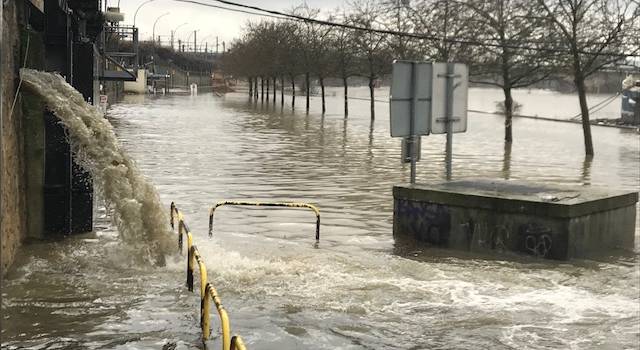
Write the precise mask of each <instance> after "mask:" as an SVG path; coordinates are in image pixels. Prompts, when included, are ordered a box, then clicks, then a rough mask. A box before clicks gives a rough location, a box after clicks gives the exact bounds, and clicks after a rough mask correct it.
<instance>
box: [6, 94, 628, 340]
mask: <svg viewBox="0 0 640 350" xmlns="http://www.w3.org/2000/svg"><path fill="white" fill-rule="evenodd" d="M363 91H366V90H365V89H362V90H359V89H354V91H353V94H354V96H361V95H362V96H366V93H365V94H363ZM330 94H331V95H333V96H332V97H329V98H328V106H327V107H328V112H327V114H326V115H325V116H322V115H321V114H320V113H319V110H320V99H319V98H316V97H314V98H312V111H311V113H310V114H308V115H307V114H305V113H304V97H302V96H298V97H297V99H296V111H295V112H292V110H291V106H290V104H289V103H290V99H289V96H285V97H286V102H287V104H286V105H285V107H284V108H282V109H281V107H280V104H279V100H280V96H279V94H278V97H277V98H278V104H276V105H273V102H271V103H270V104H266V103H265V104H261V103H260V102H258V103H255V102H251V101H249V100H248V98H247V97H246V95H244V94H239V93H238V94H228V95H226V96H224V97H216V96H215V95H212V94H201V95H200V96H158V97H149V96H146V97H145V96H127V97H126V98H125V100H124V101H122V102H121V103H119V104H116V105H114V106H112V108H111V109H110V111H109V113H108V118H109V120H110V121H111V123H112V124H113V126H114V129H115V132H116V134H117V136H118V138H119V140H120V141H121V143H122V145H123V148H124V149H125V150H126V151H127V152H128V153H129V155H130V156H131V158H133V159H135V160H136V161H137V165H138V167H139V168H140V170H141V172H142V173H143V174H145V175H146V176H147V177H148V178H149V179H150V180H151V181H152V182H153V183H154V184H155V186H156V188H157V190H158V192H159V193H160V197H161V200H162V203H163V204H164V205H165V206H166V208H167V213H168V211H169V203H170V202H171V201H175V202H176V203H177V205H178V206H179V208H180V209H181V210H182V211H183V212H184V214H185V219H186V221H187V222H188V223H189V226H190V228H191V230H192V231H193V233H194V239H195V243H196V244H197V245H198V249H199V250H200V252H201V253H202V254H203V257H204V259H205V262H206V264H207V267H208V269H209V278H210V282H211V283H213V284H214V285H215V286H216V288H217V289H218V292H219V293H220V296H221V298H222V301H223V303H224V305H225V307H226V309H227V311H228V312H229V316H230V319H231V323H232V327H233V333H237V334H241V335H242V337H243V338H244V340H245V342H246V343H247V345H248V347H249V348H250V349H637V348H638V346H639V344H640V329H639V324H640V268H639V265H638V263H639V257H640V225H638V224H636V243H635V248H634V251H633V252H629V253H627V254H621V255H618V256H614V257H603V258H601V259H599V260H597V261H595V260H572V261H568V262H558V261H545V260H540V259H534V258H528V257H514V256H504V257H499V256H498V257H486V256H476V255H470V254H466V253H459V252H458V253H456V252H452V251H444V250H439V249H433V248H425V247H407V246H404V245H402V244H399V243H396V242H395V241H394V238H393V235H392V215H393V198H392V194H391V190H392V186H393V185H394V184H396V183H401V182H406V181H408V177H409V167H408V165H402V164H400V141H399V140H398V139H392V138H391V137H390V136H389V117H388V104H385V103H378V104H377V105H376V108H377V115H376V116H377V118H376V120H375V121H374V122H373V123H371V122H370V119H369V116H368V107H369V105H368V101H362V100H352V101H350V111H351V113H350V115H349V118H348V119H344V118H343V116H342V114H341V111H342V110H343V105H342V98H341V89H335V90H334V89H331V90H330ZM533 94H534V96H531V97H530V99H529V101H533V102H531V103H530V104H528V105H527V104H525V106H524V107H523V114H527V115H535V114H537V113H538V112H536V111H535V110H534V109H532V107H531V104H535V103H537V102H535V101H540V100H541V98H542V97H540V96H539V95H536V92H534V93H533ZM470 96H471V101H470V105H469V108H470V109H473V108H477V109H482V110H488V111H491V110H492V109H491V108H493V107H495V106H494V104H493V103H494V102H493V100H492V98H493V97H491V96H495V90H481V89H478V90H476V91H475V94H474V92H473V91H471V92H470ZM523 96H524V93H523ZM379 98H380V99H382V100H384V99H386V98H387V97H386V96H385V95H384V92H380V96H379ZM515 98H516V100H518V95H516V97H515ZM598 98H600V100H602V99H604V98H606V96H602V97H598ZM525 100H526V99H525V98H524V97H523V100H522V101H523V102H524V101H525ZM563 101H565V100H564V97H563ZM566 101H570V102H571V103H572V105H571V107H572V108H571V109H569V108H565V107H562V106H561V107H558V108H556V106H554V105H553V103H552V102H550V103H549V105H550V107H548V108H549V109H551V110H555V111H558V114H557V115H551V116H552V117H553V116H558V117H563V118H569V117H571V116H572V115H571V114H572V113H573V112H572V111H573V108H575V109H577V99H571V100H569V99H566ZM567 103H568V102H567ZM614 104H618V101H615V102H614ZM475 106H477V107H475ZM563 106H564V105H563ZM608 108H610V111H612V112H611V113H615V110H616V108H617V110H618V111H619V106H618V107H616V106H614V105H611V106H610V107H608ZM595 117H599V116H598V115H596V116H595ZM503 124H504V121H503V118H502V117H500V116H496V115H487V114H475V113H470V115H469V126H468V132H467V133H465V134H456V135H455V136H454V160H453V177H454V179H461V178H469V177H480V178H502V179H504V178H506V179H519V180H530V181H533V182H538V183H553V184H577V185H597V186H606V187H612V188H622V189H627V190H633V191H638V190H640V183H639V178H640V142H639V135H638V134H637V132H635V131H633V130H624V129H617V128H605V127H594V128H593V136H594V148H595V152H596V156H595V158H594V159H593V160H590V159H585V157H584V146H583V141H582V129H581V126H580V125H579V124H570V123H557V122H549V121H541V120H532V119H522V118H516V119H514V144H513V148H512V150H511V151H510V152H505V149H504V146H503V143H502V139H503ZM444 149H445V136H444V135H432V136H429V137H426V138H423V139H422V159H421V161H420V162H419V163H418V173H417V181H418V182H429V181H439V180H443V179H444V178H445V174H444V167H445V166H444ZM232 199H245V200H265V201H295V202H308V203H311V204H314V205H317V206H318V207H319V208H320V211H321V215H322V226H321V230H320V234H321V239H320V243H319V245H318V246H317V247H316V246H315V240H314V236H315V217H314V215H313V214H312V213H311V212H310V211H306V210H302V209H293V210H290V209H265V208H231V207H222V208H219V209H218V210H217V211H216V219H215V228H214V235H213V238H209V237H208V235H207V224H208V211H209V208H210V207H211V206H212V205H214V204H215V203H216V202H218V201H221V200H232ZM96 217H97V218H98V221H97V222H96V224H95V230H96V232H95V233H94V234H89V235H82V236H73V237H72V238H70V239H67V240H64V241H60V242H55V243H44V242H37V243H33V244H29V245H25V246H24V247H23V248H22V249H21V251H20V253H19V256H18V258H17V260H16V263H15V265H14V267H13V269H12V270H11V271H10V272H9V274H8V275H7V277H6V279H5V285H4V289H3V291H2V293H3V295H2V309H3V310H2V311H3V313H2V314H3V319H2V344H3V348H7V349H18V348H23V347H30V348H37V349H64V348H68V349H76V348H101V349H135V348H163V346H165V348H167V349H174V348H175V349H189V348H202V343H201V341H200V336H201V332H200V328H199V322H200V321H199V320H200V315H199V296H198V293H197V292H196V293H191V292H188V291H187V289H186V287H185V285H184V284H185V273H184V272H185V264H186V263H185V260H186V259H185V258H184V257H182V256H174V257H169V258H168V261H167V266H166V267H153V266H148V265H147V264H143V263H140V259H138V257H137V256H136V253H137V252H136V251H135V249H132V248H130V247H128V246H127V245H124V244H121V243H120V241H119V238H118V232H117V230H116V228H115V227H114V226H113V225H112V224H111V220H110V218H109V217H108V216H107V214H106V210H105V209H104V208H102V207H100V208H96ZM637 220H638V218H637ZM167 226H168V223H167ZM176 240H177V238H176ZM212 323H213V324H214V330H213V335H214V336H216V337H217V335H218V334H219V332H218V330H217V328H218V323H217V318H215V317H212ZM219 341H220V339H218V338H216V339H214V340H212V341H211V342H210V344H211V345H212V347H210V348H218V346H219Z"/></svg>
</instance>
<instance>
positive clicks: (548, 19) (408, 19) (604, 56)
mask: <svg viewBox="0 0 640 350" xmlns="http://www.w3.org/2000/svg"><path fill="white" fill-rule="evenodd" d="M292 14H294V15H297V16H300V17H304V18H310V19H318V20H321V22H332V23H339V24H345V25H346V26H331V25H327V24H326V23H321V22H316V21H304V20H282V19H272V20H267V21H262V22H254V23H249V24H248V25H247V27H246V30H245V33H244V36H243V38H241V39H240V40H238V41H236V42H235V43H234V45H233V48H232V50H231V51H230V52H229V54H228V55H226V56H225V58H224V62H223V66H224V69H225V70H226V72H227V73H229V74H233V75H235V76H237V77H245V78H247V79H248V81H249V82H250V86H251V88H250V94H251V95H252V96H254V97H255V98H258V95H259V94H258V85H260V89H261V91H262V96H263V97H262V98H263V99H264V92H263V91H264V86H265V83H266V86H267V91H268V90H269V85H270V82H273V85H272V86H273V93H274V95H273V98H274V101H275V96H276V91H275V89H276V81H278V80H279V81H280V87H281V103H284V88H285V86H288V85H289V83H290V87H291V90H292V95H293V96H292V104H294V105H295V91H296V81H297V80H298V79H300V78H303V79H304V80H303V81H304V89H305V90H304V91H305V97H306V109H307V111H309V95H310V85H311V79H312V78H313V79H316V80H317V81H318V82H319V85H320V90H321V91H320V93H321V96H322V111H323V113H324V112H325V110H326V104H325V97H324V96H325V94H324V90H325V80H326V79H327V78H329V77H331V78H339V79H341V80H342V81H343V85H344V113H345V116H347V115H348V112H349V109H348V79H349V78H350V77H353V76H361V77H366V78H367V79H368V82H369V91H370V98H371V118H372V119H374V118H375V109H374V97H375V96H374V87H375V85H376V82H377V80H378V79H380V78H381V77H382V76H383V75H385V74H388V73H389V72H390V69H391V64H390V63H391V62H392V61H393V60H394V59H411V60H433V61H443V62H463V63H467V64H468V65H469V66H470V72H471V76H472V80H473V81H474V82H476V83H480V84H487V85H494V86H497V87H499V88H501V89H502V90H503V92H504V103H503V105H504V114H505V133H504V139H505V142H507V143H509V144H510V143H511V142H512V140H513V136H512V117H513V113H514V100H513V97H512V90H513V89H517V88H522V87H527V86H531V85H533V84H536V83H538V82H540V81H542V80H544V79H547V78H549V77H550V76H552V75H554V76H570V77H572V78H573V81H574V83H575V88H576V91H577V93H578V96H579V104H580V110H581V113H582V125H583V130H584V141H585V151H586V154H587V155H593V153H594V152H593V142H592V138H591V130H590V122H589V107H588V104H587V100H586V87H585V79H587V78H588V77H589V76H590V75H592V74H593V73H595V72H597V71H598V70H601V69H602V68H603V67H606V66H608V65H611V64H615V63H618V62H621V61H624V60H625V59H626V58H627V57H628V56H630V55H631V56H633V55H638V54H640V44H639V40H640V39H639V38H640V5H639V2H638V0H534V1H530V0H378V1H376V0H359V1H356V2H353V3H351V4H349V5H348V6H347V7H346V8H341V9H337V10H335V11H333V12H332V13H329V14H323V13H321V11H320V10H317V9H312V8H309V7H308V6H306V5H303V6H300V7H298V8H296V9H294V10H293V11H292ZM267 99H269V93H268V92H267Z"/></svg>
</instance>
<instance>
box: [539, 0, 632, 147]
mask: <svg viewBox="0 0 640 350" xmlns="http://www.w3.org/2000/svg"><path fill="white" fill-rule="evenodd" d="M538 3H539V4H540V6H541V7H542V9H543V11H544V12H545V13H546V14H547V15H548V16H549V18H550V20H551V21H552V23H553V24H554V26H555V28H556V30H557V32H558V34H559V35H560V37H561V38H562V45H563V47H564V49H565V50H566V55H564V56H565V57H564V58H565V60H566V68H567V69H568V70H570V71H571V73H572V75H573V79H574V83H575V86H576V89H577V91H578V99H579V102H580V111H581V113H582V130H583V132H584V147H585V153H586V155H587V156H593V155H594V150H593V139H592V136H591V124H590V121H589V106H588V105H587V91H586V86H585V79H586V78H587V77H589V76H590V75H592V74H593V73H595V72H597V71H598V70H600V69H602V68H603V67H604V66H607V65H610V64H613V63H615V62H617V61H620V60H622V59H624V58H625V55H624V54H623V53H622V52H624V51H627V50H629V51H627V52H630V53H632V54H633V53H638V52H640V47H638V46H637V45H636V46H635V47H634V46H633V45H632V43H633V40H636V39H635V38H632V37H630V34H632V33H633V32H636V33H637V28H638V26H639V25H640V24H639V22H640V11H639V10H638V6H639V5H638V1H637V0H538Z"/></svg>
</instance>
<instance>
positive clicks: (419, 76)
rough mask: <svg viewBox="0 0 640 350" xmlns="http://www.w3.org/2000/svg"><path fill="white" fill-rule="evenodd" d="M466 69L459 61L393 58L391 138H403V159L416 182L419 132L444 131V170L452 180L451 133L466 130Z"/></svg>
mask: <svg viewBox="0 0 640 350" xmlns="http://www.w3.org/2000/svg"><path fill="white" fill-rule="evenodd" d="M468 77H469V73H468V69H467V66H465V65H464V64H459V63H427V62H416V61H394V62H393V79H392V83H391V98H390V100H391V101H390V102H391V103H390V116H391V117H390V118H389V119H390V122H391V137H403V138H404V139H403V140H404V141H403V144H402V161H403V162H407V163H411V183H412V184H413V183H415V181H416V162H417V161H418V159H419V151H420V149H419V147H420V135H429V134H445V133H446V134H447V146H446V172H447V179H451V162H452V158H453V157H452V154H453V152H452V148H453V133H456V132H466V131H467V90H468V84H469V83H468Z"/></svg>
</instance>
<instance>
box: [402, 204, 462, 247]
mask: <svg viewBox="0 0 640 350" xmlns="http://www.w3.org/2000/svg"><path fill="white" fill-rule="evenodd" d="M396 210H397V214H398V216H399V217H400V218H402V222H403V223H404V225H406V226H407V228H408V229H409V230H410V231H411V232H412V233H413V234H414V235H415V236H416V238H417V239H419V240H421V241H425V242H428V243H432V244H437V245H446V244H447V243H448V241H449V234H450V233H451V214H450V213H449V209H448V208H447V207H445V206H443V205H440V204H434V203H424V202H415V201H408V200H397V208H396Z"/></svg>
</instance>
